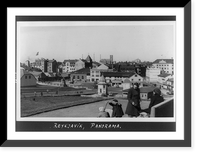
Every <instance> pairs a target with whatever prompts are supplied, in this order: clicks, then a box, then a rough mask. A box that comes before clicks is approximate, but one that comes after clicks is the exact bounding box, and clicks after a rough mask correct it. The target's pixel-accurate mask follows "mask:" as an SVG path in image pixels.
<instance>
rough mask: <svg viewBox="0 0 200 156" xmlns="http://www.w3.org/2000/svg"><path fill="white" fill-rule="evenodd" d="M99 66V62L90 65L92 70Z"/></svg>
mask: <svg viewBox="0 0 200 156" xmlns="http://www.w3.org/2000/svg"><path fill="white" fill-rule="evenodd" d="M100 65H101V63H99V62H93V63H92V68H98V67H99V66H100Z"/></svg>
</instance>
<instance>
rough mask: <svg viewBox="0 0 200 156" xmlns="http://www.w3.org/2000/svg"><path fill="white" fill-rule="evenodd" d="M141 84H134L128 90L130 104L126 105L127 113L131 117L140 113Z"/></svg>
mask: <svg viewBox="0 0 200 156" xmlns="http://www.w3.org/2000/svg"><path fill="white" fill-rule="evenodd" d="M138 86H139V85H138V84H136V83H135V84H134V85H133V87H132V88H130V89H129V91H128V97H127V98H128V104H127V107H126V111H125V114H128V116H129V117H137V116H139V113H140V110H141V108H140V90H139V87H138Z"/></svg>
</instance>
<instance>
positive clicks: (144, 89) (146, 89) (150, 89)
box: [123, 86, 156, 93]
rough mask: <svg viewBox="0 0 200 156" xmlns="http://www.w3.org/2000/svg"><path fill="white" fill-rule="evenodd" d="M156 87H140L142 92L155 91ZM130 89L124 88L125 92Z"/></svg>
mask: <svg viewBox="0 0 200 156" xmlns="http://www.w3.org/2000/svg"><path fill="white" fill-rule="evenodd" d="M155 88H156V87H153V86H152V87H141V88H140V93H149V92H153V90H154V89H155ZM128 91H129V89H125V90H123V92H124V93H127V92H128Z"/></svg>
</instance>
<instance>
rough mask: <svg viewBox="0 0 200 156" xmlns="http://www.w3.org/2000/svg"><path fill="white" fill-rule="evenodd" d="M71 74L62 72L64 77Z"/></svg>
mask: <svg viewBox="0 0 200 156" xmlns="http://www.w3.org/2000/svg"><path fill="white" fill-rule="evenodd" d="M69 75H70V74H69V73H62V74H61V76H62V77H69Z"/></svg>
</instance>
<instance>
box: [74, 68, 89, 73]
mask: <svg viewBox="0 0 200 156" xmlns="http://www.w3.org/2000/svg"><path fill="white" fill-rule="evenodd" d="M71 74H90V68H82V69H79V70H77V71H74V72H72V73H71Z"/></svg>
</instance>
